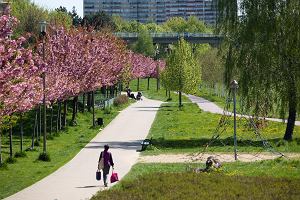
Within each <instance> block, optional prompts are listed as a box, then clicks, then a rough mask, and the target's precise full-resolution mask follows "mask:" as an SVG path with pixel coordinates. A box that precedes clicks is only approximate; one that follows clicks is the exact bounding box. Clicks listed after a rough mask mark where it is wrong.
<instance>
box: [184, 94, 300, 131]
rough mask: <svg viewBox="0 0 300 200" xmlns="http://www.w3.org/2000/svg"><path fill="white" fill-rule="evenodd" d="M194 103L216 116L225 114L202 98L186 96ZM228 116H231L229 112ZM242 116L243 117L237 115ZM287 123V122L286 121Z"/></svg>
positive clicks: (298, 124)
mask: <svg viewBox="0 0 300 200" xmlns="http://www.w3.org/2000/svg"><path fill="white" fill-rule="evenodd" d="M186 96H187V97H188V98H189V99H190V100H191V101H192V102H193V103H196V104H197V105H198V106H199V108H200V109H202V110H203V111H205V112H211V113H216V114H223V109H222V108H220V107H219V106H217V105H216V104H215V103H213V102H210V101H208V100H206V99H203V98H202V97H197V96H194V95H190V94H189V95H186ZM228 114H231V113H230V112H228ZM237 116H241V115H237ZM266 120H269V121H275V122H283V120H282V119H276V118H266ZM284 122H285V123H286V122H287V120H285V121H284ZM295 125H296V126H300V121H296V122H295Z"/></svg>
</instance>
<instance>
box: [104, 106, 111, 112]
mask: <svg viewBox="0 0 300 200" xmlns="http://www.w3.org/2000/svg"><path fill="white" fill-rule="evenodd" d="M110 113H111V107H110V106H107V107H105V109H104V114H110Z"/></svg>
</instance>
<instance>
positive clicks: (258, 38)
mask: <svg viewBox="0 0 300 200" xmlns="http://www.w3.org/2000/svg"><path fill="white" fill-rule="evenodd" d="M239 2H240V6H239V9H238V6H237V5H238V4H237V1H227V0H219V6H220V7H219V10H220V12H219V16H220V23H219V24H220V26H219V30H220V32H221V33H222V34H224V36H225V41H226V48H225V49H226V50H227V57H226V73H225V76H226V77H225V80H226V82H227V83H226V84H227V85H229V84H228V83H229V82H230V81H231V80H232V79H238V80H239V88H240V89H239V90H240V93H241V95H242V96H243V98H244V100H245V105H246V107H247V108H253V109H254V111H255V113H256V114H257V115H263V116H266V115H267V114H268V113H270V112H274V111H276V108H278V109H279V110H280V113H281V116H282V118H284V117H285V115H286V114H287V115H288V122H287V126H286V131H285V134H284V139H285V140H291V139H292V137H293V130H294V126H295V119H296V113H297V112H299V111H300V100H299V98H300V74H299V73H300V72H299V71H300V51H299V49H300V1H299V0H241V1H239ZM274 105H276V106H275V108H274Z"/></svg>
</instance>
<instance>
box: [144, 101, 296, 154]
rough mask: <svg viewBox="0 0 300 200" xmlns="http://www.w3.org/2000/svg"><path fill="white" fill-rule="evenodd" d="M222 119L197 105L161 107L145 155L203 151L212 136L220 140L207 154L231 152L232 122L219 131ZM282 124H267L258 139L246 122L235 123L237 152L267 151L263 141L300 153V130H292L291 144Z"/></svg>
mask: <svg viewBox="0 0 300 200" xmlns="http://www.w3.org/2000/svg"><path fill="white" fill-rule="evenodd" d="M220 118H221V115H217V114H211V113H208V112H203V111H201V110H200V109H199V108H198V106H197V105H196V104H192V103H187V104H184V106H183V108H181V109H179V108H178V106H177V104H175V103H165V104H163V105H162V106H161V108H160V109H159V111H158V114H157V116H156V118H155V121H154V123H153V124H152V127H151V130H150V133H149V135H148V138H152V141H153V145H152V148H148V150H147V151H146V152H145V154H159V153H166V152H169V153H182V152H199V151H203V148H204V146H205V145H206V144H207V143H208V142H210V141H211V138H212V136H213V135H215V136H217V135H219V137H218V138H217V139H215V140H214V142H213V143H211V144H210V145H209V147H208V148H207V150H206V151H219V152H228V151H231V152H232V151H233V118H228V119H227V123H226V125H224V126H222V128H220V129H219V130H218V131H216V128H217V127H218V124H219V121H220ZM285 126H286V125H285V124H283V123H278V122H267V123H266V127H265V128H262V129H261V130H260V132H261V134H260V135H261V137H258V136H257V135H256V134H255V132H254V130H253V129H252V128H251V126H250V125H249V121H248V120H245V119H244V120H242V119H239V120H238V122H237V139H238V151H239V152H255V151H267V149H266V148H263V147H264V145H263V144H264V143H263V141H265V139H267V141H268V142H269V143H270V144H272V146H273V148H274V149H275V150H276V151H280V152H300V127H299V126H297V127H295V130H294V140H293V141H291V142H286V141H283V140H282V138H283V135H284V132H285Z"/></svg>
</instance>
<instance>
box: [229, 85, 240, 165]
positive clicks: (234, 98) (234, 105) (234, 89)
mask: <svg viewBox="0 0 300 200" xmlns="http://www.w3.org/2000/svg"><path fill="white" fill-rule="evenodd" d="M238 87H239V86H238V82H237V81H236V80H233V81H232V82H231V83H230V88H231V89H232V91H233V116H234V123H233V140H234V141H233V142H234V159H235V160H237V139H236V90H237V89H238Z"/></svg>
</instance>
